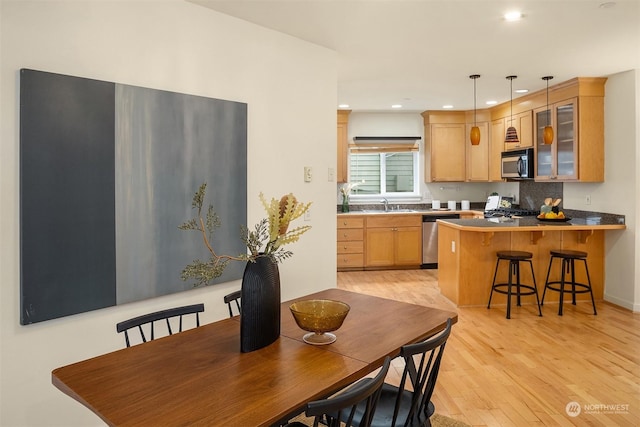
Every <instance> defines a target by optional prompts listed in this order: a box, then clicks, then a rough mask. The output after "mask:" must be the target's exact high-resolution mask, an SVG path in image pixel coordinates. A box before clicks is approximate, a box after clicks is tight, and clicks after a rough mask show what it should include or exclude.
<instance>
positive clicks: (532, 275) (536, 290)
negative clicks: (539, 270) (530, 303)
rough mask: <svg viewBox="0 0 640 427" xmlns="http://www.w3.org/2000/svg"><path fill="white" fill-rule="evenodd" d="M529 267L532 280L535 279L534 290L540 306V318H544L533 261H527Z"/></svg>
mask: <svg viewBox="0 0 640 427" xmlns="http://www.w3.org/2000/svg"><path fill="white" fill-rule="evenodd" d="M527 262H528V263H529V267H531V278H532V279H533V289H534V291H535V293H536V304H538V316H541V317H542V310H541V309H540V298H538V284H537V283H536V275H535V273H534V272H533V263H532V262H531V260H527Z"/></svg>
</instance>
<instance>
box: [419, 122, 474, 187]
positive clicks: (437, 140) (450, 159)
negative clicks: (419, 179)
mask: <svg viewBox="0 0 640 427" xmlns="http://www.w3.org/2000/svg"><path fill="white" fill-rule="evenodd" d="M422 116H423V118H424V135H425V152H424V155H425V161H424V164H425V168H424V169H425V182H448V181H454V182H463V181H465V180H466V145H467V133H466V121H465V112H464V111H453V112H441V111H425V112H424V113H422ZM469 144H471V143H469Z"/></svg>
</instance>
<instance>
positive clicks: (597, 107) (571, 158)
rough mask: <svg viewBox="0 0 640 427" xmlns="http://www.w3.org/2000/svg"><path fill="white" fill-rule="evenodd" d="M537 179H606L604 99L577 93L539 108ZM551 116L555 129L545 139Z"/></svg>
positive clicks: (596, 180) (598, 180) (537, 121)
mask: <svg viewBox="0 0 640 427" xmlns="http://www.w3.org/2000/svg"><path fill="white" fill-rule="evenodd" d="M534 117H535V134H536V165H535V166H536V167H535V179H536V181H550V180H558V181H581V182H602V181H604V99H603V98H600V97H593V96H585V97H580V96H578V97H573V98H570V99H567V100H564V101H560V102H556V103H554V104H552V105H549V108H548V109H547V107H546V106H545V107H541V108H538V109H536V110H535V112H534ZM548 120H550V121H551V127H552V128H553V131H554V138H553V141H552V143H551V144H550V145H546V144H545V143H544V141H543V131H544V127H545V126H546V125H547V122H548Z"/></svg>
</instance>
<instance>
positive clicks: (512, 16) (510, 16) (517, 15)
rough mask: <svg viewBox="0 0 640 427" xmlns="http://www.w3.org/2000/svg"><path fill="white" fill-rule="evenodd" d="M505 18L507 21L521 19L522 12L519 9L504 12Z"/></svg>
mask: <svg viewBox="0 0 640 427" xmlns="http://www.w3.org/2000/svg"><path fill="white" fill-rule="evenodd" d="M504 19H505V20H506V21H507V22H513V21H519V20H520V19H522V12H520V11H518V10H514V11H511V12H507V13H505V14H504Z"/></svg>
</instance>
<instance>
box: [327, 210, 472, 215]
mask: <svg viewBox="0 0 640 427" xmlns="http://www.w3.org/2000/svg"><path fill="white" fill-rule="evenodd" d="M483 212H484V211H483V210H482V209H480V210H474V209H471V210H464V211H463V210H455V211H451V210H449V209H425V210H419V209H400V210H397V209H394V210H391V209H389V210H388V211H384V210H382V209H363V210H352V211H350V212H338V215H391V214H395V215H411V214H413V215H446V214H465V213H470V214H480V215H482V214H483Z"/></svg>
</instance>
